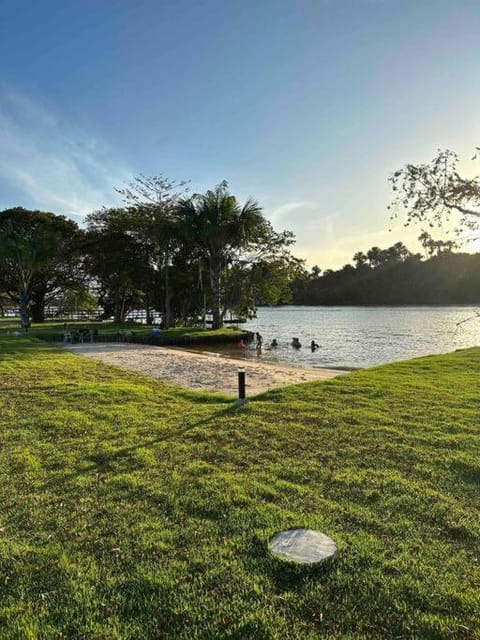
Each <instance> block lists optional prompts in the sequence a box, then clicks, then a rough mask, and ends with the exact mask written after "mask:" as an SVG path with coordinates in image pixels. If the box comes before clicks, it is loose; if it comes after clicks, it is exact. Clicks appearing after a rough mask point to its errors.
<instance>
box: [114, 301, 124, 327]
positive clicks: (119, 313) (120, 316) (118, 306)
mask: <svg viewBox="0 0 480 640" xmlns="http://www.w3.org/2000/svg"><path fill="white" fill-rule="evenodd" d="M125 315H126V313H125V293H123V294H117V297H116V300H115V314H114V318H113V321H114V322H119V323H120V324H121V323H123V322H125Z"/></svg>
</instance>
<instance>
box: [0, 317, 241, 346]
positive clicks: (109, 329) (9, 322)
mask: <svg viewBox="0 0 480 640" xmlns="http://www.w3.org/2000/svg"><path fill="white" fill-rule="evenodd" d="M63 326H64V321H63V320H62V321H60V322H58V321H48V322H44V323H42V324H33V325H32V326H31V328H30V329H29V331H28V333H27V334H26V335H27V336H30V337H32V338H41V339H53V338H59V337H61V336H62V335H63V331H64V329H63ZM68 326H69V327H70V329H71V330H72V331H73V330H75V329H82V328H84V327H87V328H89V329H90V328H91V329H97V331H98V337H97V338H96V340H97V341H98V342H101V339H102V336H103V337H106V338H108V337H110V336H116V335H118V333H119V332H121V331H132V333H134V334H135V335H136V336H140V337H148V336H151V335H152V327H151V326H148V325H145V324H140V323H138V322H123V323H118V322H82V321H75V322H68ZM7 331H10V332H12V331H22V330H21V329H20V323H19V320H18V318H2V319H0V335H1V334H2V333H6V332H7ZM235 333H238V334H240V333H242V331H241V330H240V329H237V328H235V327H224V328H223V329H203V327H174V328H173V329H164V330H162V332H161V336H162V337H164V338H177V339H180V340H181V339H183V338H202V337H205V336H206V337H207V339H208V337H210V336H216V337H220V336H226V337H231V336H232V334H235Z"/></svg>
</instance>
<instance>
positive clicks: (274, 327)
mask: <svg viewBox="0 0 480 640" xmlns="http://www.w3.org/2000/svg"><path fill="white" fill-rule="evenodd" d="M477 309H478V307H293V306H291V307H276V308H261V309H259V310H258V313H257V318H256V319H254V320H250V321H248V322H247V323H245V324H242V325H241V327H242V328H246V329H248V330H249V331H258V332H260V333H261V334H262V336H263V339H264V348H263V349H262V352H261V354H257V352H256V350H255V348H254V347H253V346H251V347H249V348H247V349H246V350H245V352H241V351H240V350H239V349H238V348H233V349H232V347H229V348H225V349H222V351H223V352H224V353H229V355H236V356H238V357H245V358H256V359H257V358H258V359H260V360H263V361H267V362H284V363H288V364H295V365H300V366H305V367H348V368H356V367H370V366H373V365H377V364H382V363H386V362H393V361H396V360H405V359H407V358H413V357H415V356H422V355H428V354H432V353H444V352H447V351H453V350H455V349H459V348H462V347H472V346H477V345H479V344H480V318H478V319H473V320H469V321H467V322H464V323H463V324H461V325H460V326H458V323H460V322H462V321H466V320H468V319H469V318H471V317H472V316H474V315H475V311H476V310H477ZM293 337H297V338H299V340H300V342H301V344H302V348H301V349H298V350H297V349H294V348H293V347H292V346H291V345H290V343H291V340H292V338H293ZM273 338H276V339H277V340H278V343H279V346H278V347H277V348H276V349H271V350H269V349H267V348H265V347H268V345H269V344H270V342H271V341H272V339H273ZM312 339H313V340H315V341H316V342H317V343H318V344H319V345H320V348H319V349H318V350H317V351H315V353H312V352H311V350H310V342H311V341H312ZM213 350H215V351H218V349H213Z"/></svg>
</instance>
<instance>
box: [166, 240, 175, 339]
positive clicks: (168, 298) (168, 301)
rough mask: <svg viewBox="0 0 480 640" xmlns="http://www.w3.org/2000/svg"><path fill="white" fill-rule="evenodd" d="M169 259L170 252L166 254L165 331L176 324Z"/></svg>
mask: <svg viewBox="0 0 480 640" xmlns="http://www.w3.org/2000/svg"><path fill="white" fill-rule="evenodd" d="M169 259H170V256H169V254H168V252H165V315H164V318H163V329H170V327H172V326H174V324H175V323H174V321H173V318H172V309H171V301H172V292H171V290H170V273H169V268H168V262H169Z"/></svg>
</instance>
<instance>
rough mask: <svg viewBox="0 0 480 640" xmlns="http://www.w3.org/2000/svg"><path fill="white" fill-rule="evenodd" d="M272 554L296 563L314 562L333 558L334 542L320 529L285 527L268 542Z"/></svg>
mask: <svg viewBox="0 0 480 640" xmlns="http://www.w3.org/2000/svg"><path fill="white" fill-rule="evenodd" d="M268 548H269V549H270V551H271V552H272V553H273V555H274V556H276V557H277V558H280V559H281V560H289V561H290V562H296V563H297V564H314V563H317V562H324V561H325V560H329V559H330V558H333V557H334V555H335V554H336V553H337V545H336V544H335V542H334V541H333V540H332V539H331V538H329V537H328V536H326V535H325V534H324V533H320V531H313V530H312V529H287V531H280V533H276V534H275V535H274V536H273V538H272V539H271V540H270V542H269V544H268Z"/></svg>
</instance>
